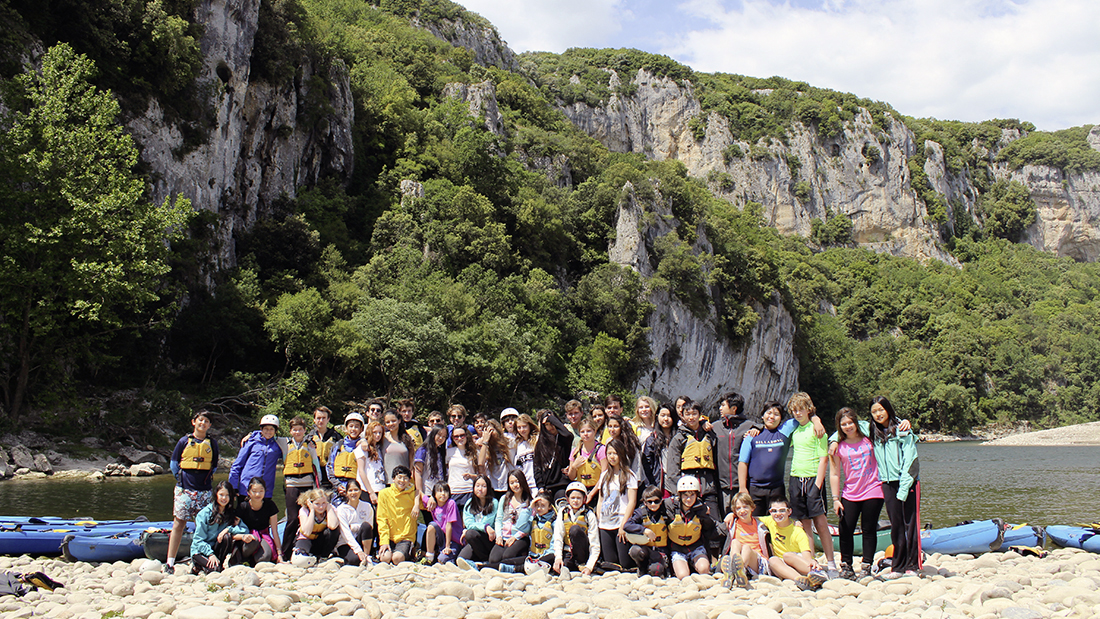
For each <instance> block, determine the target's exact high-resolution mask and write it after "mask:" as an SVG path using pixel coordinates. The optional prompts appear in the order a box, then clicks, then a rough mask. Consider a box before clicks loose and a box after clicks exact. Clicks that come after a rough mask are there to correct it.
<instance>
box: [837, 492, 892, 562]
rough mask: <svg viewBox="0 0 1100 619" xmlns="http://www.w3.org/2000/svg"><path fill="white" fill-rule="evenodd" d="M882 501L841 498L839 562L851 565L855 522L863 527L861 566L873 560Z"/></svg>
mask: <svg viewBox="0 0 1100 619" xmlns="http://www.w3.org/2000/svg"><path fill="white" fill-rule="evenodd" d="M882 503H883V499H867V500H866V501H849V500H848V499H845V498H843V497H841V499H840V504H841V505H842V506H843V507H844V512H843V513H842V514H841V516H840V560H841V562H843V563H845V564H847V565H848V566H851V565H852V553H853V552H854V548H855V545H856V544H855V539H854V535H855V530H856V522H857V521H860V522H861V523H862V525H863V565H871V563H873V562H874V560H875V551H876V550H878V548H876V544H877V543H878V517H879V514H881V513H882Z"/></svg>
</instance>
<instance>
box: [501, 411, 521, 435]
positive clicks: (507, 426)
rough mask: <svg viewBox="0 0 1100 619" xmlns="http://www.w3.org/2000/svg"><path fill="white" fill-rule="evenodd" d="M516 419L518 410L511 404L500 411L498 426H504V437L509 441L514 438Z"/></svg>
mask: <svg viewBox="0 0 1100 619" xmlns="http://www.w3.org/2000/svg"><path fill="white" fill-rule="evenodd" d="M517 419H519V411H518V410H516V409H514V408H512V407H511V406H509V407H508V408H506V409H504V410H502V411H500V426H501V427H502V428H504V438H506V439H508V440H509V441H514V440H516V420H517Z"/></svg>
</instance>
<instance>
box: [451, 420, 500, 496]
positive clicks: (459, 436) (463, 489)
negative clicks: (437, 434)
mask: <svg viewBox="0 0 1100 619" xmlns="http://www.w3.org/2000/svg"><path fill="white" fill-rule="evenodd" d="M451 443H452V446H451V447H448V448H447V485H448V486H450V487H451V498H453V499H454V501H455V503H457V504H458V506H459V507H464V506H465V505H466V502H467V501H469V500H470V493H471V492H472V491H473V489H474V480H475V479H477V476H478V467H477V447H476V446H475V445H474V438H473V435H472V434H471V433H470V430H469V429H468V427H467V426H465V425H463V424H459V425H457V426H455V427H454V429H453V430H451ZM491 483H492V482H490V484H491ZM491 487H492V486H491V485H490V488H491Z"/></svg>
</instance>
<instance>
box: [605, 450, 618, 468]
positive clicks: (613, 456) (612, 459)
mask: <svg viewBox="0 0 1100 619" xmlns="http://www.w3.org/2000/svg"><path fill="white" fill-rule="evenodd" d="M607 464H608V465H609V466H614V467H618V466H619V452H618V451H616V449H615V448H614V447H611V446H610V445H609V446H608V447H607Z"/></svg>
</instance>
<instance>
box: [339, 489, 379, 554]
mask: <svg viewBox="0 0 1100 619" xmlns="http://www.w3.org/2000/svg"><path fill="white" fill-rule="evenodd" d="M336 517H337V519H339V520H340V542H339V543H338V544H337V546H339V545H344V544H346V545H348V546H351V549H352V550H354V551H355V552H362V551H363V547H362V546H360V545H359V540H358V539H356V538H357V537H358V535H359V529H360V528H361V527H362V526H363V523H364V522H374V506H373V505H371V502H370V501H359V507H357V508H353V507H352V506H351V505H349V504H348V503H341V504H340V505H339V506H338V507H337V508H336Z"/></svg>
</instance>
